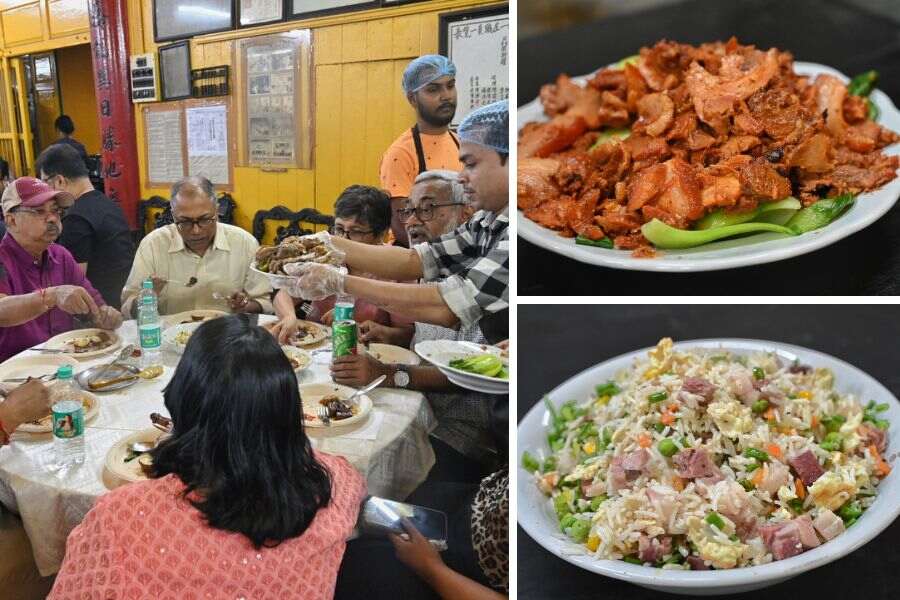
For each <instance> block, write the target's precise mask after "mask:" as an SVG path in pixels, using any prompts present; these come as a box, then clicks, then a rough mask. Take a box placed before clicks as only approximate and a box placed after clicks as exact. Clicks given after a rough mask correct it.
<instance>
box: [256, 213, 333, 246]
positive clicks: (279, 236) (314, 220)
mask: <svg viewBox="0 0 900 600" xmlns="http://www.w3.org/2000/svg"><path fill="white" fill-rule="evenodd" d="M266 221H287V222H288V224H287V226H284V225H279V226H278V228H277V229H276V230H275V243H276V244H277V243H280V242H281V240H283V239H284V238H286V237H289V236H292V235H306V234H310V233H314V230H313V228H312V227H303V225H304V224H308V225H311V226H312V225H325V226H326V227H331V226H332V225H334V217H332V216H331V215H325V214H322V213H320V212H319V211H318V210H316V209H315V208H302V209H300V210H298V211H293V210H291V209H289V208H288V207H286V206H280V205H279V206H275V207H274V208H270V209H268V210H258V211H256V214H255V215H253V237H255V238H256V239H257V240H259V241H260V242H262V239H263V238H264V237H265V235H266Z"/></svg>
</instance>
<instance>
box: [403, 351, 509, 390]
mask: <svg viewBox="0 0 900 600" xmlns="http://www.w3.org/2000/svg"><path fill="white" fill-rule="evenodd" d="M485 352H490V353H491V354H496V355H497V356H499V357H500V358H501V360H502V361H503V364H504V365H505V366H506V369H507V370H509V359H508V358H506V357H505V356H503V354H502V351H501V350H500V348H497V347H496V346H487V345H485V344H476V343H474V342H456V341H452V340H426V341H424V342H419V343H418V344H416V354H418V355H419V356H421V357H422V358H424V359H425V360H427V361H428V362H430V363H431V364H433V365H434V366H436V367H437V368H438V369H440V371H441V372H442V373H443V374H444V375H446V376H447V378H448V379H450V381H452V382H453V383H455V384H456V385H458V386H460V387H464V388H466V389H470V390H475V391H476V392H484V393H487V394H508V393H509V380H508V379H500V378H499V377H488V376H487V375H479V374H478V373H469V372H468V371H463V370H461V369H455V368H453V367H451V366H450V361H451V360H454V359H457V358H465V357H467V356H471V355H472V354H484V353H485Z"/></svg>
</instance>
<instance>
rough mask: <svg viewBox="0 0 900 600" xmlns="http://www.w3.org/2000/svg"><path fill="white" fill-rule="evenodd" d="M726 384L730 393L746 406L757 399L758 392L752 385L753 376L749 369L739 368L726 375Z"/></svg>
mask: <svg viewBox="0 0 900 600" xmlns="http://www.w3.org/2000/svg"><path fill="white" fill-rule="evenodd" d="M728 385H729V386H730V387H731V391H732V393H734V395H735V396H737V397H738V399H739V400H740V401H741V402H743V403H744V404H746V405H747V406H749V405H751V404H753V403H754V402H756V401H757V400H759V392H758V391H757V390H756V388H755V387H753V376H752V375H751V374H750V371H748V370H747V369H744V368H740V369H738V370H735V371H734V372H732V374H731V375H729V376H728Z"/></svg>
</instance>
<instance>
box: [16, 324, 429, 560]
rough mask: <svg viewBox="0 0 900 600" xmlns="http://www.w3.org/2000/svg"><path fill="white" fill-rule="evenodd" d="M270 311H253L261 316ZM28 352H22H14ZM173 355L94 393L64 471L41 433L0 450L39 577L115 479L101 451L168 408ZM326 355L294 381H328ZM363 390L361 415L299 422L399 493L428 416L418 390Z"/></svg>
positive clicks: (371, 482) (128, 332)
mask: <svg viewBox="0 0 900 600" xmlns="http://www.w3.org/2000/svg"><path fill="white" fill-rule="evenodd" d="M272 318H273V317H268V318H267V317H266V316H261V317H260V321H261V322H266V321H267V320H270V319H272ZM117 333H118V334H119V335H120V336H121V337H122V343H123V344H128V343H134V344H136V340H137V326H136V324H135V322H134V321H126V322H125V323H123V324H122V326H121V327H120V328H119V330H118V331H117ZM326 343H327V342H323V343H322V344H320V345H324V344H326ZM36 354H39V353H37V352H34V351H31V350H27V351H25V352H23V353H22V354H20V355H19V356H23V355H36ZM114 355H115V354H114V353H109V354H107V355H104V356H102V357H98V358H95V359H92V360H83V361H82V360H79V361H74V362H75V363H77V364H76V365H75V371H76V373H77V372H80V371H81V370H84V369H86V368H88V367H90V366H93V365H96V364H101V363H103V362H108V361H110V360H112V357H113V356H114ZM179 358H180V356H179V355H178V354H175V353H171V352H168V351H164V352H163V365H164V367H165V370H164V372H163V374H162V375H161V376H160V377H158V378H157V379H153V380H149V381H144V380H139V381H138V382H137V383H136V384H135V385H133V386H131V387H129V388H125V389H123V390H119V391H118V392H107V393H98V394H97V396H98V397H99V398H100V413H99V414H98V415H97V417H96V418H94V419H92V420H91V421H90V422H89V423H87V424H86V425H85V462H84V464H82V465H78V466H76V467H73V468H68V469H63V470H60V469H59V468H58V467H56V466H55V464H54V451H53V437H52V435H51V434H49V433H47V434H29V433H21V432H19V433H15V434H13V436H12V441H11V443H10V444H9V445H8V446H5V447H3V448H2V449H0V502H2V503H3V504H4V505H5V506H6V507H7V508H9V509H10V510H13V511H14V512H17V513H18V514H19V515H21V517H22V522H23V523H24V525H25V530H26V532H27V533H28V537H29V538H30V540H31V544H32V547H33V549H34V558H35V562H36V563H37V566H38V569H39V570H40V572H41V574H42V575H44V576H46V575H51V574H53V573H55V572H57V571H58V570H59V567H60V565H61V564H62V559H63V556H64V554H65V544H66V538H67V536H68V535H69V533H70V532H71V531H72V529H74V527H75V526H76V525H78V523H80V522H81V520H82V519H83V518H84V517H85V515H86V514H87V512H88V511H89V510H90V509H91V507H92V506H93V504H94V501H95V500H96V499H97V498H98V497H99V496H101V495H102V494H104V493H106V492H107V490H108V489H110V488H111V487H115V486H116V485H119V484H120V483H121V482H118V481H116V480H115V478H114V477H111V476H110V474H109V473H108V471H107V470H106V469H105V468H104V462H105V459H106V454H107V452H108V451H109V450H110V448H111V447H112V446H113V445H114V444H115V443H116V442H117V441H119V440H121V439H122V438H125V437H127V436H129V435H131V434H132V433H134V432H136V431H141V430H143V429H147V428H148V427H151V426H152V425H151V422H150V419H149V416H150V413H152V412H159V413H161V414H164V415H168V411H167V410H166V408H165V406H164V405H163V397H162V390H163V388H164V387H165V386H166V384H167V383H168V382H169V380H170V379H171V378H172V375H173V373H174V371H175V367H176V366H177V365H178V360H179ZM330 361H331V353H330V352H329V351H328V350H327V349H320V351H319V352H317V353H316V354H314V356H313V363H312V364H311V365H310V366H309V367H308V368H307V369H306V370H305V371H304V372H303V373H301V374H300V375H299V376H298V379H299V382H300V383H314V382H331V377H330V374H329V369H328V365H329V363H330ZM369 396H370V397H371V398H372V401H373V403H374V410H373V411H372V413H371V415H370V416H369V418H368V419H366V420H365V421H363V422H361V423H359V424H356V425H351V426H347V427H331V428H314V427H307V428H306V433H307V435H308V436H309V438H310V440H311V442H312V445H313V447H314V448H316V449H317V450H319V451H322V452H328V453H330V454H336V455H340V456H343V457H345V458H346V459H347V460H348V461H350V463H351V464H352V465H353V466H354V467H356V468H357V469H358V470H359V471H360V472H361V473H362V474H363V476H365V478H366V482H367V483H368V489H369V493H370V494H373V495H376V496H382V497H386V498H392V499H397V500H402V499H404V498H406V497H407V496H408V495H409V494H410V493H412V491H413V490H414V489H415V488H416V487H418V486H419V484H421V483H422V482H423V481H424V480H425V478H426V476H427V475H428V471H429V470H430V469H431V467H432V465H434V461H435V458H434V451H433V450H432V447H431V443H430V441H429V439H428V435H429V433H430V432H431V431H432V430H433V429H434V427H435V426H436V424H437V423H436V420H435V417H434V414H433V413H432V411H431V408H430V406H429V404H428V402H427V401H426V400H425V396H423V395H422V394H421V393H419V392H413V391H409V390H400V389H394V388H379V389H376V390H374V391H372V392H371V393H370V394H369Z"/></svg>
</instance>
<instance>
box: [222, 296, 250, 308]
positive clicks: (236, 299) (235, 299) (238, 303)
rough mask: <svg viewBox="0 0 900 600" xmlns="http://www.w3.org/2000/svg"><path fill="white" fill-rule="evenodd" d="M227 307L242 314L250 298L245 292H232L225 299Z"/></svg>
mask: <svg viewBox="0 0 900 600" xmlns="http://www.w3.org/2000/svg"><path fill="white" fill-rule="evenodd" d="M227 302H228V306H229V308H231V310H233V311H234V312H244V311H245V310H246V309H247V306H248V305H249V304H250V296H248V295H247V292H245V291H238V292H234V293H233V294H231V295H230V296H228V298H227Z"/></svg>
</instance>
